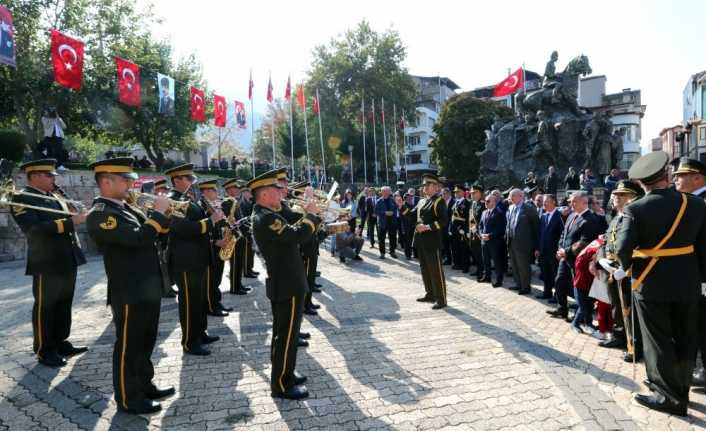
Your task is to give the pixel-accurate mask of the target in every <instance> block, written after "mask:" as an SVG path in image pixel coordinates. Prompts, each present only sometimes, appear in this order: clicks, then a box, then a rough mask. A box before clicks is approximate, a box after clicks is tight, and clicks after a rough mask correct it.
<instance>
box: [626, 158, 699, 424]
mask: <svg viewBox="0 0 706 431" xmlns="http://www.w3.org/2000/svg"><path fill="white" fill-rule="evenodd" d="M668 163H669V156H668V155H667V153H665V152H663V151H655V152H652V153H649V154H647V155H644V156H642V157H640V158H639V159H638V160H637V161H635V163H633V165H632V167H631V168H630V171H629V172H628V175H629V176H630V178H631V179H635V180H638V181H639V182H640V185H641V187H642V188H643V189H644V190H645V193H646V194H645V196H644V197H642V198H640V199H638V200H636V201H634V202H633V203H631V204H630V205H627V206H626V207H625V209H624V212H623V220H622V222H621V223H620V230H619V232H618V240H617V247H616V248H617V251H618V259H619V260H620V263H621V264H622V266H623V268H630V269H631V271H632V275H631V276H632V277H633V278H634V279H635V281H634V282H633V284H632V288H633V290H634V291H635V293H634V294H635V308H636V309H637V316H638V318H639V320H640V330H641V331H642V335H643V337H642V344H643V349H644V356H645V368H646V371H647V378H648V380H649V388H650V389H651V390H652V393H651V394H650V395H642V394H638V395H636V396H635V400H636V401H637V402H638V403H640V404H642V405H644V406H646V407H648V408H651V409H655V410H660V411H665V412H668V413H671V414H675V415H680V416H685V415H686V412H687V405H688V404H689V389H690V386H691V377H692V376H691V373H692V371H693V369H694V361H695V356H696V347H697V344H698V321H699V320H698V317H699V298H700V295H701V283H703V282H704V281H706V203H705V202H704V200H703V199H701V198H699V197H696V196H693V195H690V194H686V193H680V192H678V191H676V190H673V189H670V188H669V174H668V172H667V170H666V167H667V165H668Z"/></svg>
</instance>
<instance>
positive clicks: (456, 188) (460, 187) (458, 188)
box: [454, 184, 466, 193]
mask: <svg viewBox="0 0 706 431" xmlns="http://www.w3.org/2000/svg"><path fill="white" fill-rule="evenodd" d="M465 191H466V187H464V186H463V184H456V185H455V186H454V193H456V192H465Z"/></svg>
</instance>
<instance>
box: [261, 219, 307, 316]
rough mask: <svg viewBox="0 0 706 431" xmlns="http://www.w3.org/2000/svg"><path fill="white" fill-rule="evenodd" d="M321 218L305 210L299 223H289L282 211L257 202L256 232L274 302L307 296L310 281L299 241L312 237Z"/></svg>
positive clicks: (268, 295)
mask: <svg viewBox="0 0 706 431" xmlns="http://www.w3.org/2000/svg"><path fill="white" fill-rule="evenodd" d="M320 223H321V219H320V218H319V217H317V216H315V215H313V214H306V215H305V216H304V217H303V218H302V220H301V222H300V223H296V224H289V223H288V222H287V220H286V219H285V218H284V216H283V215H282V214H281V213H280V211H273V210H271V209H268V208H265V207H261V206H259V205H255V207H254V210H253V235H254V236H255V242H256V243H257V246H258V248H259V249H260V252H261V253H262V256H263V257H264V258H265V266H266V268H267V280H266V291H267V297H268V298H269V299H270V300H271V301H272V302H282V301H287V300H289V299H290V298H292V297H295V296H304V295H305V294H306V293H307V291H308V289H309V285H308V283H307V279H306V274H305V272H304V265H302V261H301V258H300V257H299V256H300V254H299V245H300V244H302V243H304V242H305V241H307V240H309V239H311V237H312V235H313V234H314V233H315V232H316V230H317V229H318V226H319V224H320Z"/></svg>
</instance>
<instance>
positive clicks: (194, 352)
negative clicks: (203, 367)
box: [184, 346, 211, 356]
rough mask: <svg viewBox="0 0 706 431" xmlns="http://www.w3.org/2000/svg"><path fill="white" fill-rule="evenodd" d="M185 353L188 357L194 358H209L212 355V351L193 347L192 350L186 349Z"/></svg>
mask: <svg viewBox="0 0 706 431" xmlns="http://www.w3.org/2000/svg"><path fill="white" fill-rule="evenodd" d="M184 353H186V354H187V355H194V356H208V355H210V354H211V351H210V350H206V349H204V348H203V347H201V346H198V347H192V348H190V349H188V348H186V347H184Z"/></svg>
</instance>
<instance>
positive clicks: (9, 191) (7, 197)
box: [0, 179, 86, 216]
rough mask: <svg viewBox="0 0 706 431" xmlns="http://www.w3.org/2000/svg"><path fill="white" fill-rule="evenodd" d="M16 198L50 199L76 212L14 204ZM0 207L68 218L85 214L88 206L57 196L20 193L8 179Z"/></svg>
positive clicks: (0, 200) (0, 194)
mask: <svg viewBox="0 0 706 431" xmlns="http://www.w3.org/2000/svg"><path fill="white" fill-rule="evenodd" d="M14 196H30V197H38V198H42V199H48V200H52V201H57V202H59V203H63V204H64V205H62V206H65V207H67V208H68V207H73V208H75V209H76V211H70V210H68V209H66V210H63V209H62V210H59V209H55V208H45V207H40V206H37V205H30V204H25V203H21V202H13V201H12V198H13V197H14ZM0 205H6V206H11V207H18V208H29V209H33V210H38V211H44V212H49V213H55V214H63V215H68V216H75V215H78V214H79V212H84V210H85V208H86V206H85V205H84V203H83V202H81V201H76V200H71V199H68V198H64V197H61V196H56V195H42V194H39V193H32V192H26V191H22V190H20V191H18V190H17V189H16V188H15V184H14V182H13V181H12V179H8V180H6V181H5V182H4V184H3V185H2V186H0Z"/></svg>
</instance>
